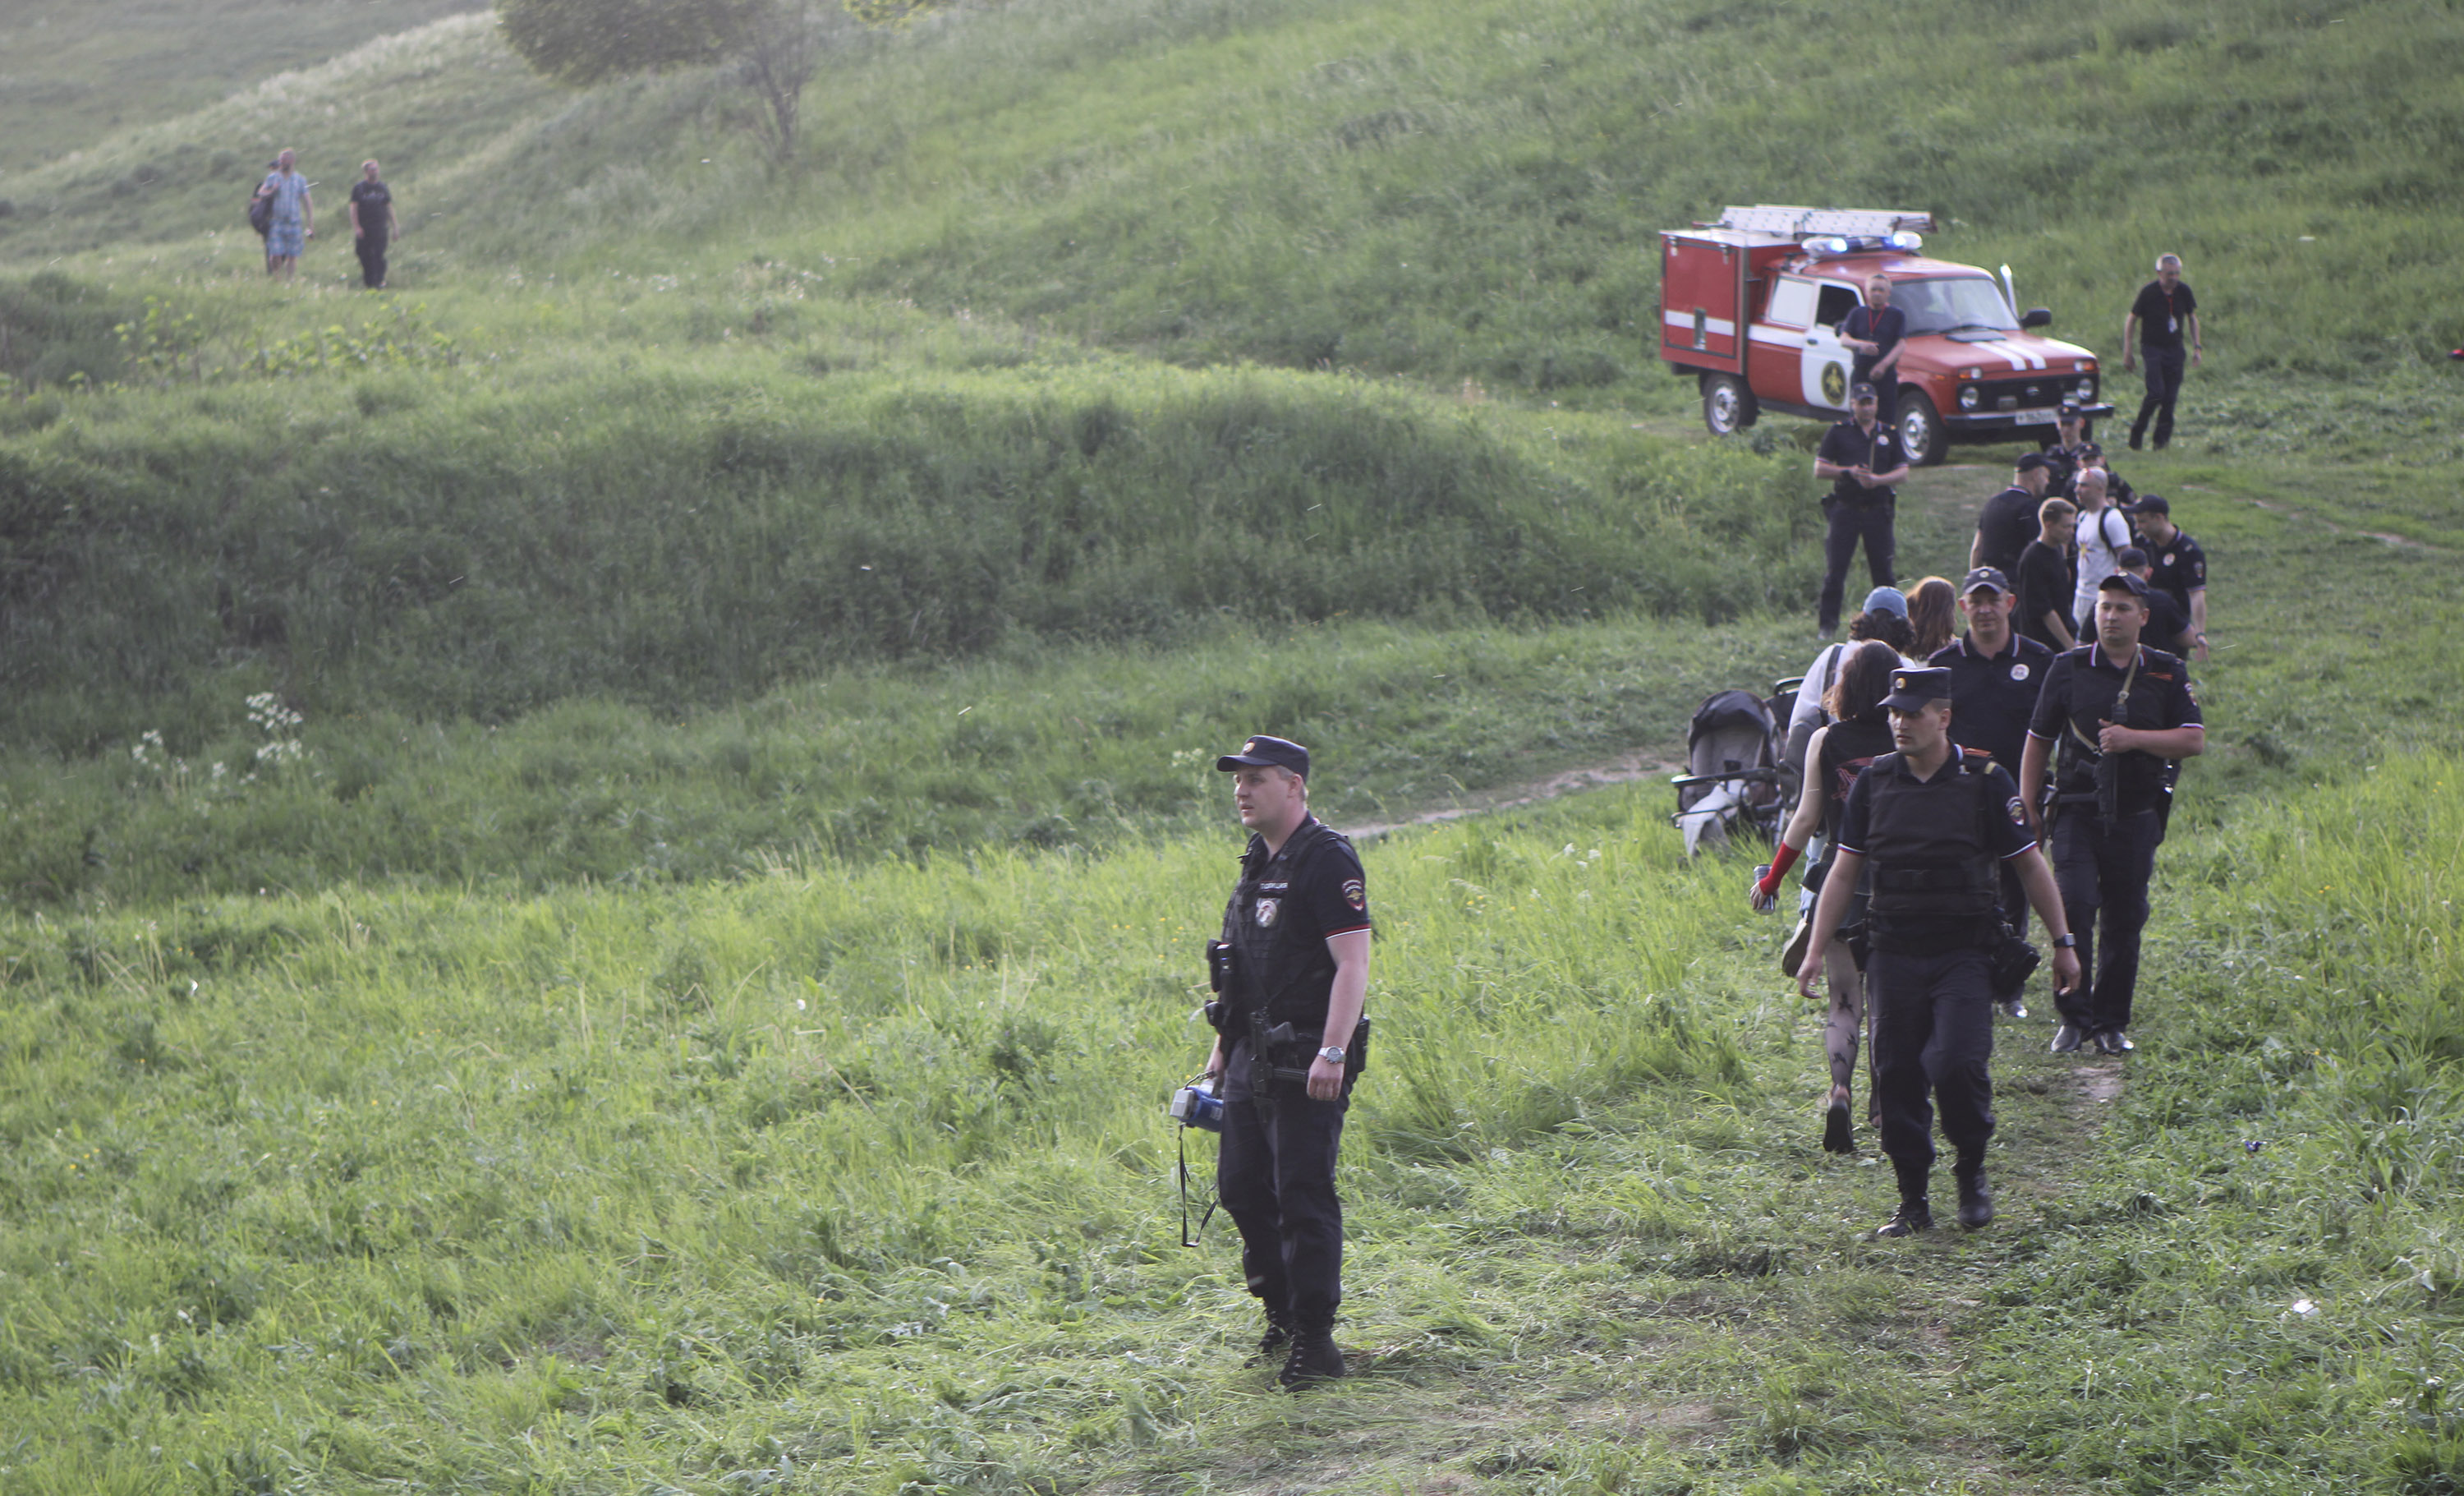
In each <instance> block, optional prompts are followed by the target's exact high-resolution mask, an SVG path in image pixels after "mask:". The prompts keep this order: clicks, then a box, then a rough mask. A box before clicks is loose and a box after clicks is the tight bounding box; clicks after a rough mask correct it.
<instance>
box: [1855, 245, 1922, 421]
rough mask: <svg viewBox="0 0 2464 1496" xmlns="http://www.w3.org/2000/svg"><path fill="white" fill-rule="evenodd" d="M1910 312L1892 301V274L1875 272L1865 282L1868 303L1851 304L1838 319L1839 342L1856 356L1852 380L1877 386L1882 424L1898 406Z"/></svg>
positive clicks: (1875, 397)
mask: <svg viewBox="0 0 2464 1496" xmlns="http://www.w3.org/2000/svg"><path fill="white" fill-rule="evenodd" d="M1907 329H1908V314H1907V313H1905V312H1903V311H1901V310H1900V309H1899V308H1897V307H1895V306H1893V305H1891V277H1890V276H1888V275H1875V276H1872V277H1870V278H1868V279H1867V280H1866V282H1865V304H1864V305H1863V306H1859V307H1851V308H1849V310H1848V315H1847V316H1846V317H1843V318H1841V319H1839V346H1841V347H1843V348H1845V349H1847V350H1848V351H1849V353H1851V354H1852V355H1854V356H1855V358H1854V362H1853V363H1851V364H1850V365H1849V372H1848V379H1849V383H1851V384H1855V385H1873V386H1874V403H1875V407H1876V411H1875V413H1876V415H1877V417H1878V418H1879V419H1880V420H1881V422H1882V424H1883V425H1885V426H1888V425H1889V424H1890V422H1891V412H1892V411H1893V410H1894V409H1897V408H1898V407H1899V397H1900V344H1901V343H1902V342H1903V341H1906V338H1907Z"/></svg>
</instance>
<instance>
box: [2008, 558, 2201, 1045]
mask: <svg viewBox="0 0 2464 1496" xmlns="http://www.w3.org/2000/svg"><path fill="white" fill-rule="evenodd" d="M2092 623H2093V624H2094V626H2095V628H2096V642H2095V643H2093V644H2090V645H2085V646H2083V647H2081V648H2079V649H2072V650H2069V651H2068V652H2066V653H2063V654H2058V655H2056V656H2055V657H2054V663H2053V665H2052V667H2051V668H2050V669H2048V670H2047V671H2045V691H2044V694H2043V695H2041V696H2039V697H2037V699H2036V715H2035V717H2034V719H2032V720H2031V721H2030V722H2029V724H2028V749H2027V756H2026V758H2025V759H2023V760H2022V761H2021V763H2020V767H2019V794H2020V797H2021V798H2022V799H2023V800H2025V801H2026V802H2027V803H2029V804H2030V805H2031V806H2035V805H2036V804H2037V803H2039V797H2040V795H2041V794H2042V792H2043V790H2044V788H2045V786H2046V784H2047V783H2048V782H2049V780H2048V769H2049V768H2050V770H2051V778H2050V783H2051V784H2052V787H2053V803H2052V808H2051V810H2050V812H2049V814H2050V817H2051V819H2052V822H2053V847H2054V881H2055V882H2056V883H2057V884H2058V885H2060V888H2061V893H2062V908H2063V910H2064V911H2065V912H2066V913H2067V916H2068V918H2069V920H2070V928H2071V931H2072V932H2073V933H2074V934H2076V935H2078V936H2079V960H2080V962H2081V963H2082V964H2084V965H2086V966H2088V967H2090V968H2091V969H2092V970H2093V971H2094V972H2095V974H2096V975H2095V979H2094V980H2093V981H2092V982H2087V983H2082V984H2081V985H2079V987H2076V988H2074V989H2072V990H2071V991H2069V992H2057V993H2056V994H2055V995H2054V1001H2055V1003H2056V1005H2057V1006H2058V1007H2059V1008H2060V1010H2061V1019H2062V1021H2061V1026H2060V1027H2058V1028H2057V1029H2056V1030H2055V1031H2054V1044H2053V1047H2054V1052H2055V1053H2057V1054H2067V1053H2069V1052H2070V1051H2072V1050H2074V1049H2077V1048H2078V1047H2079V1045H2080V1044H2081V1043H2083V1042H2086V1041H2089V1040H2093V1041H2094V1042H2095V1044H2096V1047H2097V1051H2098V1052H2099V1053H2100V1054H2126V1053H2128V1052H2129V1051H2130V1050H2132V1049H2134V1048H2136V1047H2137V1045H2133V1044H2132V1043H2131V1042H2130V1036H2129V1033H2128V1029H2129V1026H2130V1009H2131V998H2132V996H2133V994H2134V991H2135V989H2136V988H2137V986H2138V984H2139V936H2140V932H2141V931H2143V930H2145V928H2146V925H2147V885H2148V883H2149V882H2150V881H2151V880H2152V879H2153V878H2154V877H2155V875H2156V847H2157V845H2158V844H2159V843H2161V842H2162V841H2164V839H2165V817H2166V808H2167V804H2168V803H2170V801H2171V798H2172V777H2173V773H2174V770H2173V765H2174V764H2175V763H2178V762H2179V761H2180V760H2182V759H2189V758H2193V757H2196V756H2197V755H2198V754H2200V753H2203V752H2205V751H2206V749H2207V728H2206V727H2205V726H2204V725H2202V723H2201V721H2200V717H2199V703H2198V700H2197V698H2196V697H2194V696H2193V695H2192V694H2191V693H2190V672H2189V668H2188V667H2187V666H2185V665H2184V664H2183V663H2182V661H2181V660H2180V658H2179V657H2177V656H2175V655H2171V654H2167V653H2165V652H2164V651H2162V650H2160V649H2148V648H2146V647H2145V646H2144V645H2142V644H2141V643H2140V642H2139V636H2140V631H2141V630H2142V629H2144V628H2145V627H2146V626H2147V583H2144V582H2142V581H2140V580H2139V579H2138V578H2137V577H2134V576H2132V575H2131V574H2130V573H2129V572H2126V571H2117V572H2115V573H2114V574H2113V575H2112V576H2110V577H2107V578H2105V579H2104V581H2103V582H2102V583H2100V584H2099V585H2098V588H2097V597H2096V616H2095V618H2094V619H2093V620H2092ZM2100 945H2101V946H2102V949H2101V950H2099V949H2098V947H2099V946H2100Z"/></svg>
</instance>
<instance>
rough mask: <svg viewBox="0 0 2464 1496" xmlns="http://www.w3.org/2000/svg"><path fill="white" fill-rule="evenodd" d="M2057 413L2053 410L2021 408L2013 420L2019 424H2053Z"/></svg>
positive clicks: (2015, 423)
mask: <svg viewBox="0 0 2464 1496" xmlns="http://www.w3.org/2000/svg"><path fill="white" fill-rule="evenodd" d="M2056 415H2057V412H2056V411H2052V410H2021V411H2018V412H2016V413H2014V414H2013V416H2012V417H2011V420H2012V422H2013V424H2014V425H2017V426H2051V425H2053V424H2054V418H2055V416H2056Z"/></svg>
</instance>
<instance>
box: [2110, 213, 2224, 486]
mask: <svg viewBox="0 0 2464 1496" xmlns="http://www.w3.org/2000/svg"><path fill="white" fill-rule="evenodd" d="M2142 328H2145V332H2143V333H2141V334H2140V343H2139V351H2140V352H2141V353H2144V354H2145V355H2146V357H2147V395H2146V398H2145V399H2143V400H2141V401H2140V402H2139V417H2138V419H2137V420H2134V421H2132V422H2131V423H2130V450H2131V451H2139V444H2140V441H2141V439H2142V438H2144V437H2145V436H2146V435H2147V418H2148V417H2149V416H2151V415H2152V416H2154V417H2155V418H2156V450H2157V451H2164V450H2165V445H2166V443H2167V442H2170V441H2171V440H2172V439H2173V402H2174V401H2175V400H2177V399H2179V398H2180V397H2181V394H2182V376H2183V373H2184V370H2183V367H2182V340H2183V334H2184V333H2185V332H2186V331H2187V332H2188V333H2189V362H2190V367H2192V368H2196V367H2197V366H2198V363H2199V356H2200V355H2201V354H2202V353H2203V352H2205V351H2206V347H2207V344H2206V341H2205V340H2204V339H2203V338H2201V337H2200V335H2199V298H2198V297H2195V296H2192V295H2191V294H2190V288H2189V286H2187V285H2184V284H2183V283H2182V256H2180V255H2178V254H2159V255H2158V256H2156V278H2155V279H2153V280H2151V281H2149V282H2147V284H2145V285H2144V286H2142V287H2140V288H2139V297H2138V299H2137V300H2134V301H2132V302H2131V303H2130V315H2129V316H2127V317H2125V318H2123V319H2122V367H2123V372H2124V373H2127V372H2129V371H2130V369H2131V368H2132V366H2133V363H2132V354H2131V351H2130V350H2131V341H2130V339H2131V335H2132V334H2133V333H2134V332H2139V330H2140V329H2142Z"/></svg>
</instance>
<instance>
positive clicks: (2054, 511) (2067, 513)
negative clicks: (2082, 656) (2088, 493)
mask: <svg viewBox="0 0 2464 1496" xmlns="http://www.w3.org/2000/svg"><path fill="white" fill-rule="evenodd" d="M2036 523H2037V533H2036V538H2035V539H2033V540H2030V541H2029V542H2028V548H2027V549H2026V550H2024V551H2021V552H2020V553H2019V578H2018V581H2019V602H2018V615H2017V617H2016V618H2015V619H2014V620H2013V625H2012V627H2014V628H2016V629H2018V630H2019V632H2021V633H2023V634H2025V635H2027V636H2028V637H2029V638H2031V639H2034V640H2035V641H2036V642H2037V643H2038V644H2041V645H2043V646H2045V647H2046V648H2047V649H2052V650H2053V651H2055V652H2056V653H2057V654H2058V653H2059V652H2061V651H2062V650H2064V649H2070V648H2071V647H2072V646H2073V645H2075V644H2077V643H2078V642H2079V641H2078V640H2077V639H2076V638H2074V637H2073V636H2072V633H2071V592H2072V589H2073V587H2074V586H2075V585H2076V584H2077V579H2076V578H2075V577H2073V576H2072V574H2071V535H2072V533H2073V532H2074V531H2075V530H2077V529H2078V527H2079V510H2078V508H2077V507H2076V506H2074V505H2073V504H2072V503H2071V501H2070V500H2069V499H2067V498H2049V499H2046V500H2045V501H2044V502H2043V503H2042V504H2040V505H2038V506H2037V508H2036Z"/></svg>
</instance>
